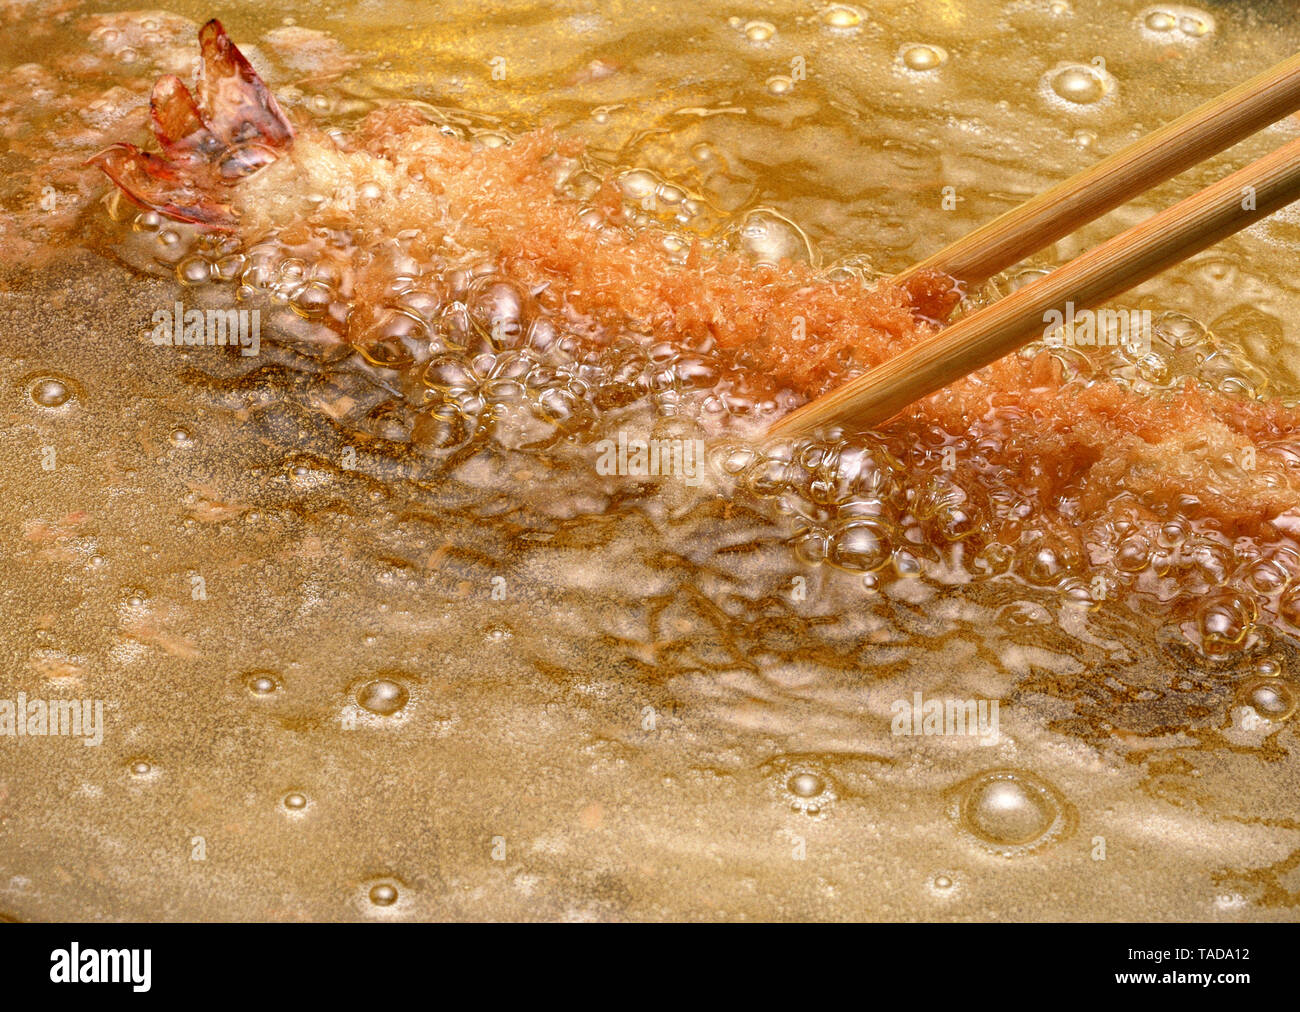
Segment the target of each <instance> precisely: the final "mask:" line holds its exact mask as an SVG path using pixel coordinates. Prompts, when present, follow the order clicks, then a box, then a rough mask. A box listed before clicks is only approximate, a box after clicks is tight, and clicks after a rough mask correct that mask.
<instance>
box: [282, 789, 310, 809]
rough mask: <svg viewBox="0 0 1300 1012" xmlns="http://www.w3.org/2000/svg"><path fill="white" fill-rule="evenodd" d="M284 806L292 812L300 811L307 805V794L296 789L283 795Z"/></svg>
mask: <svg viewBox="0 0 1300 1012" xmlns="http://www.w3.org/2000/svg"><path fill="white" fill-rule="evenodd" d="M284 807H285V808H287V809H289V810H290V811H292V812H301V811H302V810H303V809H304V808H306V807H307V796H306V795H305V794H299V793H298V792H297V791H295V792H293V793H292V794H286V795H285V796H284Z"/></svg>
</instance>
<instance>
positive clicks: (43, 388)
mask: <svg viewBox="0 0 1300 1012" xmlns="http://www.w3.org/2000/svg"><path fill="white" fill-rule="evenodd" d="M29 393H30V395H31V398H32V400H33V401H35V402H36V403H37V404H39V405H40V406H41V407H43V408H58V407H62V406H63V405H64V404H66V403H67V402H68V401H69V400H70V399H71V398H72V386H71V384H69V383H68V382H66V381H65V380H63V379H60V378H59V377H57V376H43V377H41V378H40V379H38V380H36V381H35V382H34V383H33V384H32V385H31V387H30V388H29Z"/></svg>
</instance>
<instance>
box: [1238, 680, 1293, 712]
mask: <svg viewBox="0 0 1300 1012" xmlns="http://www.w3.org/2000/svg"><path fill="white" fill-rule="evenodd" d="M1240 698H1241V701H1242V702H1243V703H1245V704H1246V705H1247V706H1249V707H1250V708H1251V709H1253V710H1254V711H1255V712H1256V713H1257V714H1259V715H1260V716H1261V717H1263V718H1264V719H1265V720H1270V721H1275V722H1279V723H1280V722H1281V721H1284V720H1286V719H1288V718H1289V717H1291V716H1292V715H1293V714H1294V713H1295V711H1296V696H1295V692H1294V691H1293V690H1292V688H1291V686H1290V685H1288V684H1287V683H1286V682H1284V681H1282V680H1281V679H1280V678H1260V679H1256V680H1255V681H1253V682H1250V683H1248V684H1247V685H1245V686H1244V687H1243V689H1242V691H1241V697H1240Z"/></svg>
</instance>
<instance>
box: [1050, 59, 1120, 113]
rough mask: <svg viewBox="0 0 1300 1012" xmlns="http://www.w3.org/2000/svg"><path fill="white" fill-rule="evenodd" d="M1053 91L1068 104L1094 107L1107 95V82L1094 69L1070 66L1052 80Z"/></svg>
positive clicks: (1059, 71)
mask: <svg viewBox="0 0 1300 1012" xmlns="http://www.w3.org/2000/svg"><path fill="white" fill-rule="evenodd" d="M1051 85H1052V91H1054V92H1055V93H1056V94H1057V95H1059V96H1060V97H1061V98H1063V99H1065V100H1066V101H1067V102H1073V103H1074V104H1076V105H1092V104H1093V103H1094V102H1097V101H1098V100H1100V99H1101V98H1103V97H1104V96H1105V94H1106V90H1107V89H1106V82H1105V80H1104V79H1103V78H1102V76H1101V75H1100V74H1099V73H1098V72H1097V71H1096V70H1095V69H1094V68H1092V67H1084V66H1069V67H1065V68H1063V69H1061V70H1058V71H1057V72H1056V73H1054V74H1053V75H1052V78H1051Z"/></svg>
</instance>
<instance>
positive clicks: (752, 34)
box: [745, 21, 776, 42]
mask: <svg viewBox="0 0 1300 1012" xmlns="http://www.w3.org/2000/svg"><path fill="white" fill-rule="evenodd" d="M774 35H776V26H775V25H773V24H771V23H770V22H768V21H751V22H749V24H747V25H745V38H747V39H749V41H750V42H769V41H771V39H772V37H773V36H774Z"/></svg>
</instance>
